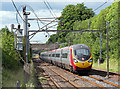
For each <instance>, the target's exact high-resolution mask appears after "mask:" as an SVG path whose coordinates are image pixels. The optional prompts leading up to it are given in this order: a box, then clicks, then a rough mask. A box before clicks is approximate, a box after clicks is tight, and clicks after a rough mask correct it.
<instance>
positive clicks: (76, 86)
mask: <svg viewBox="0 0 120 89" xmlns="http://www.w3.org/2000/svg"><path fill="white" fill-rule="evenodd" d="M46 67H47V68H48V69H50V70H51V71H53V72H54V73H56V74H57V75H59V76H60V77H62V78H63V79H64V80H66V81H67V82H69V83H70V84H71V85H73V86H74V87H75V88H77V89H80V88H79V87H78V85H76V84H74V83H73V82H72V81H70V80H68V79H66V78H65V77H63V76H62V75H60V74H58V73H57V72H55V71H54V70H53V69H51V68H49V67H48V66H46Z"/></svg>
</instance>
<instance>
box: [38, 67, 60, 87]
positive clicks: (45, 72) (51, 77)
mask: <svg viewBox="0 0 120 89" xmlns="http://www.w3.org/2000/svg"><path fill="white" fill-rule="evenodd" d="M45 66H46V65H45ZM39 67H40V66H39ZM40 68H42V67H40ZM45 74H46V75H48V76H49V78H50V80H51V81H52V82H53V83H54V85H55V86H56V88H58V89H61V87H60V85H58V84H57V83H56V82H55V81H54V79H53V78H52V77H50V75H49V74H48V73H47V72H45ZM44 76H45V75H44ZM49 86H51V85H50V84H49Z"/></svg>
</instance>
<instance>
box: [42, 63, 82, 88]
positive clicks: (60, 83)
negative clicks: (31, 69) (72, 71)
mask: <svg viewBox="0 0 120 89" xmlns="http://www.w3.org/2000/svg"><path fill="white" fill-rule="evenodd" d="M42 68H43V69H45V70H46V73H47V75H48V76H49V77H50V79H51V80H52V82H53V83H54V84H55V86H56V87H57V88H59V89H61V88H62V87H73V88H76V89H80V88H79V86H78V85H76V84H75V83H74V82H72V81H70V80H68V79H67V78H65V77H64V76H62V75H60V74H59V73H57V72H56V71H54V70H53V69H51V68H50V67H48V66H47V65H46V66H44V67H42Z"/></svg>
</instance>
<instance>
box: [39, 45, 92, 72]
mask: <svg viewBox="0 0 120 89" xmlns="http://www.w3.org/2000/svg"><path fill="white" fill-rule="evenodd" d="M40 57H41V59H43V60H45V61H47V62H50V63H53V64H54V65H57V66H60V67H63V68H65V69H69V70H70V71H71V72H73V71H77V72H79V71H80V70H91V68H92V64H93V58H92V54H91V51H90V49H89V48H88V46H86V45H84V44H77V45H72V46H69V47H64V48H60V49H55V50H52V51H47V52H43V53H41V54H40Z"/></svg>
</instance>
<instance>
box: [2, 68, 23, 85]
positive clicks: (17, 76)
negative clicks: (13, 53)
mask: <svg viewBox="0 0 120 89" xmlns="http://www.w3.org/2000/svg"><path fill="white" fill-rule="evenodd" d="M18 80H19V81H20V83H21V84H24V71H23V68H20V69H19V70H17V71H11V70H8V69H4V68H3V71H2V87H17V86H16V82H17V81H18Z"/></svg>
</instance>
